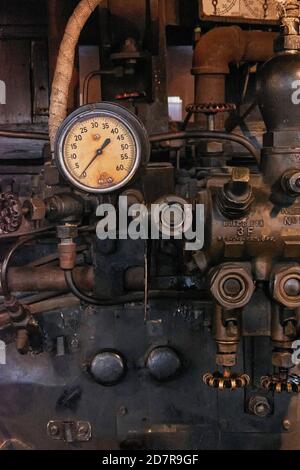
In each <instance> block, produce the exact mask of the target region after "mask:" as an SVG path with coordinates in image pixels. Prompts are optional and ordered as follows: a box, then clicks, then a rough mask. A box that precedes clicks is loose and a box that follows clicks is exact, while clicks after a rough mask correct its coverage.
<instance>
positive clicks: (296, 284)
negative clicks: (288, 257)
mask: <svg viewBox="0 0 300 470" xmlns="http://www.w3.org/2000/svg"><path fill="white" fill-rule="evenodd" d="M283 288H284V291H285V293H286V295H288V296H289V297H297V296H298V295H299V294H300V280H299V279H296V278H293V277H291V278H290V279H288V280H287V281H286V282H285V284H284V287H283Z"/></svg>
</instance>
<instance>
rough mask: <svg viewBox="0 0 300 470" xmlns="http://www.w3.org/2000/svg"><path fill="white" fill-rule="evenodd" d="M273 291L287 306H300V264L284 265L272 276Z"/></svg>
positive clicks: (274, 295) (278, 299)
mask: <svg viewBox="0 0 300 470" xmlns="http://www.w3.org/2000/svg"><path fill="white" fill-rule="evenodd" d="M272 278H273V282H272V283H271V292H272V295H273V297H274V299H275V300H277V302H279V303H280V304H282V305H283V306H285V307H287V308H292V309H294V308H298V307H300V266H290V267H283V268H281V269H279V270H278V271H275V273H274V274H273V276H272Z"/></svg>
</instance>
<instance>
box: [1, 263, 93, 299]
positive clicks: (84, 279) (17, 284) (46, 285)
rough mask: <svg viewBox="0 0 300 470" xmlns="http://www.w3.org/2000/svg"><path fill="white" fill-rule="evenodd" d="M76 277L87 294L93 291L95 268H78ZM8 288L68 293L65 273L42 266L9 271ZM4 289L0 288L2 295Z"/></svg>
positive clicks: (12, 289)
mask: <svg viewBox="0 0 300 470" xmlns="http://www.w3.org/2000/svg"><path fill="white" fill-rule="evenodd" d="M74 277H75V280H76V283H77V285H78V286H80V287H81V289H83V290H84V291H86V292H90V291H92V290H93V285H94V274H93V268H92V267H90V266H88V267H77V268H75V269H74ZM8 286H9V289H10V290H11V291H13V292H33V291H39V292H50V291H51V292H52V291H53V292H66V291H68V287H67V284H66V282H65V276H64V272H63V271H62V270H61V269H60V268H59V267H55V266H42V267H38V268H28V267H20V268H19V267H18V268H10V269H9V271H8ZM1 292H2V289H1V287H0V293H1Z"/></svg>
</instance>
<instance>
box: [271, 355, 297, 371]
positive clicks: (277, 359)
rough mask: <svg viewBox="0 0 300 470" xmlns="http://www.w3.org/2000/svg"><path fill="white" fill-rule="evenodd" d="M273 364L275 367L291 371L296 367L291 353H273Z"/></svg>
mask: <svg viewBox="0 0 300 470" xmlns="http://www.w3.org/2000/svg"><path fill="white" fill-rule="evenodd" d="M272 364H273V366H275V367H282V368H284V369H290V368H291V367H294V365H295V364H294V363H293V361H292V354H291V353H289V352H283V351H282V352H277V351H275V352H273V354H272Z"/></svg>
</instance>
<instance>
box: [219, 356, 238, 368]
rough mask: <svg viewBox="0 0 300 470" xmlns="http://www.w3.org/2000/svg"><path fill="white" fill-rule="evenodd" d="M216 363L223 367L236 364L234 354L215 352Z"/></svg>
mask: <svg viewBox="0 0 300 470" xmlns="http://www.w3.org/2000/svg"><path fill="white" fill-rule="evenodd" d="M216 364H217V365H218V366H223V367H233V366H235V365H236V354H216Z"/></svg>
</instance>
